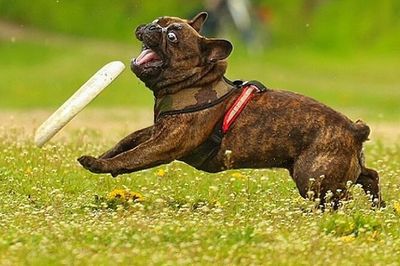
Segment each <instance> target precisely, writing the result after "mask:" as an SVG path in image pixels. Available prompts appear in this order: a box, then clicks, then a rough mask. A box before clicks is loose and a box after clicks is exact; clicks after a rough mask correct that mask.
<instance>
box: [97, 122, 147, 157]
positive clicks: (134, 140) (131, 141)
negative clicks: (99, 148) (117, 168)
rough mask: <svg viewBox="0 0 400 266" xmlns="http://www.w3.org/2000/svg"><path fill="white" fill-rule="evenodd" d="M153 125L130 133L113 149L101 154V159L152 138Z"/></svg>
mask: <svg viewBox="0 0 400 266" xmlns="http://www.w3.org/2000/svg"><path fill="white" fill-rule="evenodd" d="M152 133H153V126H151V127H146V128H143V129H140V130H138V131H135V132H133V133H132V134H129V135H128V136H126V137H125V138H123V139H122V140H121V141H120V142H118V143H117V145H115V146H114V147H113V148H112V149H110V150H109V151H106V152H105V153H104V154H102V155H100V156H99V159H109V158H112V157H114V156H117V155H118V154H120V153H123V152H125V151H128V150H131V149H133V148H135V147H136V146H138V145H140V144H141V143H143V142H145V141H146V140H148V139H150V138H151V134H152Z"/></svg>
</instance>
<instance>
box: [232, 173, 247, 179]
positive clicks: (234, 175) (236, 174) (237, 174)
mask: <svg viewBox="0 0 400 266" xmlns="http://www.w3.org/2000/svg"><path fill="white" fill-rule="evenodd" d="M231 176H232V177H234V178H236V179H244V178H246V176H245V175H244V174H241V173H239V172H236V173H232V174H231Z"/></svg>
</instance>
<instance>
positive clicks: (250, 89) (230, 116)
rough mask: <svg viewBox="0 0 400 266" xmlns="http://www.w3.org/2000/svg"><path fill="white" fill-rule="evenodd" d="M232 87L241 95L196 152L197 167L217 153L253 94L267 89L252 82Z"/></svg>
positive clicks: (238, 83)
mask: <svg viewBox="0 0 400 266" xmlns="http://www.w3.org/2000/svg"><path fill="white" fill-rule="evenodd" d="M233 85H235V87H236V88H238V89H242V93H241V94H240V96H239V97H238V98H237V99H236V100H235V102H234V103H233V104H232V106H231V107H230V108H229V109H228V111H227V112H226V113H225V115H224V118H223V119H222V120H221V121H220V122H219V123H217V125H216V127H215V128H214V130H213V132H212V133H211V135H210V136H209V137H208V139H207V140H206V141H205V142H204V143H203V145H201V147H199V150H198V151H199V152H200V153H202V156H200V157H201V158H200V160H198V161H197V163H195V164H196V165H197V166H198V167H200V166H201V165H203V164H204V163H206V162H207V161H208V160H210V159H212V158H213V157H214V156H215V155H216V154H217V153H218V151H219V148H220V146H221V143H222V139H223V137H224V135H225V134H226V133H227V132H228V131H229V129H230V127H231V126H232V124H233V123H234V122H235V121H236V119H237V118H238V116H239V115H240V113H241V112H242V111H243V109H244V108H245V107H246V105H247V103H248V102H249V101H250V100H251V99H252V98H253V97H254V93H260V92H264V91H266V90H267V87H265V86H264V85H263V84H262V83H260V82H258V81H254V80H252V81H247V82H243V81H240V80H236V81H234V82H233Z"/></svg>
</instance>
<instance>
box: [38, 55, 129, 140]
mask: <svg viewBox="0 0 400 266" xmlns="http://www.w3.org/2000/svg"><path fill="white" fill-rule="evenodd" d="M124 69H125V65H124V64H123V63H122V62H120V61H113V62H110V63H108V64H106V65H105V66H103V67H102V68H101V69H100V70H99V71H97V72H96V74H94V75H93V76H92V77H91V78H90V79H89V80H88V81H86V83H85V84H83V85H82V86H81V87H80V88H79V89H78V90H77V91H76V92H75V93H74V94H73V95H72V96H71V97H70V98H69V99H68V100H67V101H65V103H64V104H63V105H61V106H60V108H58V109H57V110H56V111H55V112H54V113H53V114H52V115H51V116H50V117H49V118H48V119H47V120H46V121H44V122H43V124H42V125H40V126H39V128H38V129H37V130H36V134H35V144H36V145H37V146H38V147H42V146H43V145H44V144H45V143H46V142H47V141H49V140H50V139H51V138H52V137H53V136H54V135H55V134H57V132H58V131H60V130H61V129H62V128H63V127H64V126H65V125H66V124H67V123H68V122H69V121H71V119H72V118H74V117H75V116H76V115H77V114H78V113H79V112H80V111H82V110H83V109H84V108H85V107H86V106H87V105H88V104H89V103H90V102H91V101H92V100H93V99H94V98H96V97H97V95H99V94H100V93H101V92H102V91H103V90H104V89H105V88H106V87H107V86H108V85H110V83H111V82H112V81H113V80H114V79H115V78H116V77H118V75H119V74H121V72H122V71H123V70H124Z"/></svg>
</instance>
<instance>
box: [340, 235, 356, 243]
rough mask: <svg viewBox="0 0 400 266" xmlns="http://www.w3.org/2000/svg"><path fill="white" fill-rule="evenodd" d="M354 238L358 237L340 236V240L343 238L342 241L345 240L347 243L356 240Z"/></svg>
mask: <svg viewBox="0 0 400 266" xmlns="http://www.w3.org/2000/svg"><path fill="white" fill-rule="evenodd" d="M354 239H356V238H355V237H354V235H347V236H342V237H341V238H340V240H342V241H343V242H345V243H350V242H352V241H354Z"/></svg>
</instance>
